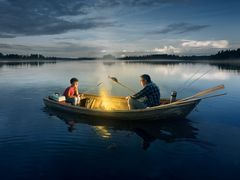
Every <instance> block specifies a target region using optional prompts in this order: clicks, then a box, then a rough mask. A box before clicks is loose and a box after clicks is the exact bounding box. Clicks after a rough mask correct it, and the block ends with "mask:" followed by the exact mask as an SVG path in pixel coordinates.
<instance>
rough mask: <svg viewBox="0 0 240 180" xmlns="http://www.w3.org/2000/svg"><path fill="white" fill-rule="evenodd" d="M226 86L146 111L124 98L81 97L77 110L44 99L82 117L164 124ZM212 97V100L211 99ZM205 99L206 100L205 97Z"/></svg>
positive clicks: (186, 112) (68, 104)
mask: <svg viewBox="0 0 240 180" xmlns="http://www.w3.org/2000/svg"><path fill="white" fill-rule="evenodd" d="M223 88H224V86H223V85H220V86H216V87H213V88H210V89H207V90H204V91H201V92H199V93H197V94H195V95H194V96H191V97H187V98H184V99H179V100H177V101H175V102H173V103H170V101H169V99H161V105H159V106H155V107H149V108H146V109H136V110H128V105H127V100H126V99H125V97H116V96H111V97H105V96H97V95H92V94H82V97H81V103H80V105H78V106H74V105H71V104H70V103H66V102H65V101H63V102H57V101H54V100H51V99H50V98H49V97H46V98H44V99H43V101H44V104H45V105H46V106H47V107H48V108H52V109H55V110H59V111H64V112H68V113H72V114H77V115H82V116H90V117H91V116H92V117H100V118H105V119H118V120H146V121H149V120H161V119H179V118H185V117H186V116H187V115H188V114H189V113H190V112H192V110H193V109H194V108H195V107H196V106H197V105H198V103H199V102H200V101H201V100H202V99H203V98H202V97H203V96H204V95H206V94H209V93H212V92H215V91H216V90H220V89H223ZM211 97H212V96H211ZM205 98H206V97H205Z"/></svg>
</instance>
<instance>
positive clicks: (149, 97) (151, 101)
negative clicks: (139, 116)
mask: <svg viewBox="0 0 240 180" xmlns="http://www.w3.org/2000/svg"><path fill="white" fill-rule="evenodd" d="M140 78H141V79H140V82H141V85H142V86H143V89H142V90H141V91H139V92H138V93H136V94H134V95H132V96H128V97H127V100H128V107H129V109H130V110H131V109H144V108H147V107H153V106H158V105H160V91H159V88H158V86H157V85H156V84H154V83H153V82H152V81H151V77H150V76H149V75H148V74H143V75H141V76H140ZM141 98H144V101H143V102H141V101H140V99H141Z"/></svg>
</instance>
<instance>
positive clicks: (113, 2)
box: [95, 0, 191, 7]
mask: <svg viewBox="0 0 240 180" xmlns="http://www.w3.org/2000/svg"><path fill="white" fill-rule="evenodd" d="M190 1H191V0H99V1H97V2H96V4H95V5H96V6H101V7H114V6H121V5H122V6H152V5H159V4H176V3H186V2H190Z"/></svg>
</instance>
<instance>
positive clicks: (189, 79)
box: [179, 68, 201, 92]
mask: <svg viewBox="0 0 240 180" xmlns="http://www.w3.org/2000/svg"><path fill="white" fill-rule="evenodd" d="M200 70H201V68H199V69H198V70H197V71H196V72H195V73H193V74H192V76H191V77H190V78H188V79H187V80H186V81H185V82H184V83H183V85H182V88H181V89H180V90H179V91H180V92H181V91H182V90H183V89H184V88H185V86H186V85H187V84H188V82H189V81H191V80H192V79H193V77H194V76H195V75H196V74H197V73H199V71H200Z"/></svg>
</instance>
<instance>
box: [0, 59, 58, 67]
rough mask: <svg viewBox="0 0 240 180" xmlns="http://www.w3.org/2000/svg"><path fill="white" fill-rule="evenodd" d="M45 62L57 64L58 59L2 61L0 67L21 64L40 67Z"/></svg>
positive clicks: (18, 65)
mask: <svg viewBox="0 0 240 180" xmlns="http://www.w3.org/2000/svg"><path fill="white" fill-rule="evenodd" d="M44 64H56V61H0V68H1V67H4V66H7V67H21V66H31V67H38V66H42V65H44Z"/></svg>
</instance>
